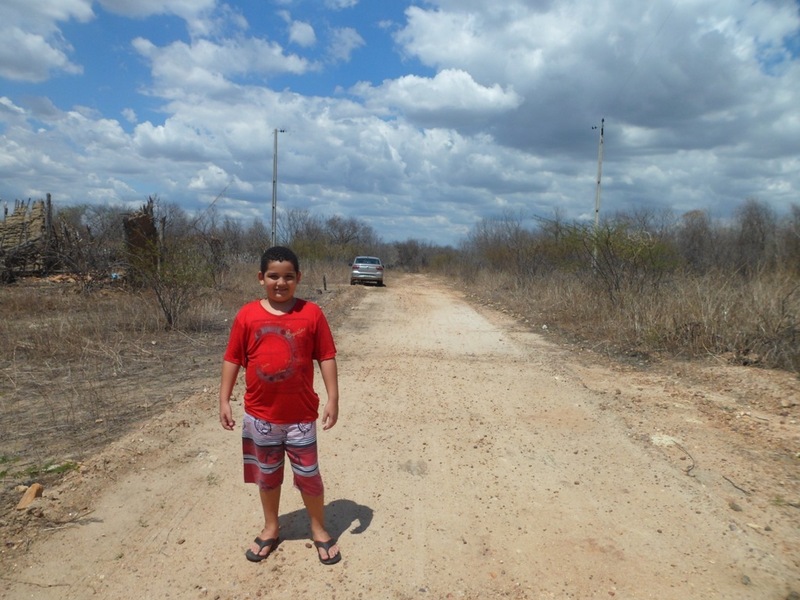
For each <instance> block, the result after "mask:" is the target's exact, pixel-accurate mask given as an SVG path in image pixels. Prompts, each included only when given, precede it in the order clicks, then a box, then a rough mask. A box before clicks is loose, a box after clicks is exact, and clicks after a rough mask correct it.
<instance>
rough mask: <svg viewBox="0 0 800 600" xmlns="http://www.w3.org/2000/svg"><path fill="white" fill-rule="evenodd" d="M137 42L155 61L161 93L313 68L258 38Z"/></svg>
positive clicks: (219, 87) (208, 90)
mask: <svg viewBox="0 0 800 600" xmlns="http://www.w3.org/2000/svg"><path fill="white" fill-rule="evenodd" d="M133 46H134V48H135V49H136V50H137V52H139V54H141V55H142V56H143V57H145V58H147V59H149V60H150V61H151V63H152V72H153V77H154V79H155V80H156V82H158V84H159V90H160V93H162V94H164V95H165V96H169V97H173V96H176V95H181V94H185V93H187V92H188V93H203V94H216V93H219V92H220V91H224V90H230V89H231V85H230V83H231V81H232V80H233V79H236V78H237V77H240V76H243V75H252V74H259V75H264V76H270V75H275V74H280V73H295V74H299V73H304V72H306V71H308V70H310V69H312V68H313V65H312V64H311V63H309V62H308V61H307V60H305V59H303V58H301V57H299V56H297V55H295V54H289V55H287V54H284V52H283V49H282V48H281V46H280V45H279V44H276V43H274V42H268V41H266V40H262V39H258V38H235V39H228V40H224V41H223V42H222V43H215V42H212V41H210V40H203V39H201V40H198V41H196V42H194V43H192V44H187V43H185V42H173V43H172V44H170V45H169V46H165V47H163V48H160V47H157V46H155V45H154V44H153V43H152V42H150V41H149V40H145V39H143V38H137V39H136V40H134V41H133ZM178 90H180V91H178Z"/></svg>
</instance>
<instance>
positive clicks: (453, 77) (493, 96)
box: [353, 69, 522, 127]
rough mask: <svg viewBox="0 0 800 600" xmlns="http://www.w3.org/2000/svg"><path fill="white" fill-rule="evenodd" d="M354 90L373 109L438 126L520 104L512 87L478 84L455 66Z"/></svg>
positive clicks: (469, 121)
mask: <svg viewBox="0 0 800 600" xmlns="http://www.w3.org/2000/svg"><path fill="white" fill-rule="evenodd" d="M353 92H354V93H356V94H358V95H359V96H361V97H363V98H364V99H365V100H366V101H367V105H368V106H370V107H372V108H380V107H389V108H394V109H397V110H398V111H399V112H401V113H402V114H404V115H406V116H407V117H408V118H410V119H411V120H413V121H415V122H419V123H420V124H426V125H430V124H433V123H438V125H439V126H457V125H458V124H459V123H461V124H463V125H464V126H465V127H469V126H471V124H472V120H474V119H480V120H483V119H485V118H486V117H488V116H491V115H497V114H498V113H502V112H506V111H509V110H513V109H515V108H517V107H518V106H519V105H520V104H521V103H522V98H521V97H520V96H519V95H518V94H517V93H516V92H515V91H514V90H513V89H512V88H509V89H507V90H504V89H503V88H501V87H500V85H498V84H494V85H492V86H488V87H487V86H482V85H479V84H478V83H476V82H475V80H474V79H473V78H472V76H470V74H469V73H467V72H466V71H462V70H458V69H445V70H444V71H441V72H439V73H437V74H436V75H435V76H434V77H432V78H428V77H419V76H416V75H405V76H403V77H400V78H398V79H394V80H391V81H387V82H384V83H383V84H382V85H381V86H380V87H377V88H375V87H372V86H371V85H370V84H368V83H359V84H358V85H356V86H355V87H354V88H353Z"/></svg>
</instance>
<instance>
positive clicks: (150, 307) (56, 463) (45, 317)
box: [0, 198, 800, 493]
mask: <svg viewBox="0 0 800 600" xmlns="http://www.w3.org/2000/svg"><path fill="white" fill-rule="evenodd" d="M148 205H149V207H150V208H149V209H148V210H150V211H152V214H151V217H152V219H151V222H152V224H153V225H154V226H155V228H156V229H157V234H156V235H155V236H154V237H153V236H151V237H147V238H146V239H147V240H148V241H146V243H143V244H139V245H138V246H137V247H135V248H133V247H132V246H131V245H130V243H129V242H128V241H126V240H128V237H129V232H126V230H125V226H124V225H125V223H126V219H128V218H129V211H126V210H124V209H122V208H114V207H97V206H88V205H86V206H73V207H65V208H61V209H60V210H57V212H56V214H55V219H56V222H55V226H56V227H58V228H59V229H60V231H62V235H61V238H60V239H62V240H64V243H62V244H61V246H60V247H59V250H58V256H55V257H51V258H52V260H49V261H48V263H47V264H48V265H51V270H50V272H48V273H44V274H42V275H41V276H38V277H35V278H34V277H32V278H20V279H19V280H18V281H16V282H15V283H13V284H8V285H3V286H0V305H1V306H2V309H3V319H0V339H2V340H3V344H1V345H0V436H2V440H3V441H2V442H0V482H2V483H3V486H2V490H3V492H4V493H5V492H7V491H8V490H9V485H10V484H16V483H19V482H20V481H25V480H28V479H30V478H31V477H32V476H33V475H34V474H36V476H37V477H39V478H41V477H42V476H47V475H48V474H50V475H52V476H53V477H55V476H56V475H58V474H59V473H61V472H63V471H64V470H70V469H72V468H75V465H76V461H79V460H80V458H81V456H83V455H85V454H86V453H88V452H91V451H92V450H93V449H94V448H96V447H99V446H102V445H103V444H105V443H107V442H108V441H110V440H112V439H115V438H116V437H118V436H119V435H121V434H122V433H124V432H126V431H128V430H129V429H130V427H131V426H132V425H133V424H135V423H137V422H138V421H139V420H141V419H142V418H145V417H149V416H153V415H155V414H158V413H159V412H160V411H161V410H163V409H164V408H165V407H167V406H169V405H170V403H171V402H174V401H178V400H181V399H183V398H185V397H186V396H187V395H188V394H189V393H192V392H193V391H194V388H193V387H192V386H193V385H194V383H193V382H194V381H195V380H198V379H200V378H208V377H211V378H215V377H216V374H217V371H218V368H219V357H220V354H221V348H222V347H223V344H224V342H225V339H226V336H227V333H228V329H229V327H230V319H231V318H232V316H233V314H234V313H235V311H236V309H238V307H239V306H241V304H242V303H243V302H244V301H246V300H248V299H250V298H254V297H256V296H258V295H259V294H260V290H259V288H258V285H257V283H256V278H255V274H256V270H257V265H258V261H259V258H260V255H261V253H262V252H263V250H264V248H265V246H267V245H268V243H269V242H268V240H269V229H268V228H267V227H266V226H265V224H264V223H263V222H262V221H261V220H259V219H256V220H254V221H253V222H252V223H250V224H242V223H239V222H236V221H233V220H231V219H219V218H217V216H216V215H215V213H214V212H213V210H212V211H209V212H208V213H206V214H204V215H201V216H200V217H198V218H190V217H189V216H188V215H186V214H185V213H184V212H183V211H182V210H180V209H179V208H177V207H175V206H171V205H169V204H164V203H162V202H160V201H159V200H158V199H157V198H151V199H149V201H148ZM146 207H147V205H146ZM523 222H524V220H523V218H522V216H519V215H508V214H507V215H502V216H499V217H497V218H494V219H486V220H484V221H481V222H480V223H478V224H477V225H476V226H475V227H474V228H473V230H472V231H471V232H470V233H469V235H468V236H467V237H466V238H465V239H464V241H463V242H462V243H461V245H460V246H459V247H457V248H454V247H442V246H437V245H435V244H431V243H426V242H422V241H418V240H413V239H410V240H406V241H402V242H393V243H387V242H384V241H383V240H382V239H381V238H380V236H379V235H378V234H377V233H376V232H375V231H374V229H373V228H372V227H371V226H370V225H369V224H367V223H364V222H362V221H360V220H357V219H345V218H342V217H331V218H321V217H318V216H316V215H312V214H310V213H308V212H306V211H289V212H288V214H286V215H284V216H283V218H282V219H281V222H280V223H279V230H278V241H279V243H282V244H286V245H290V246H292V247H293V248H294V249H295V250H296V252H297V253H298V255H299V256H300V257H301V261H302V266H303V272H304V278H303V281H302V283H301V287H300V289H299V294H300V295H301V296H303V297H306V298H309V299H312V300H314V301H316V302H318V303H320V304H322V305H323V306H325V307H326V311H327V312H329V316H330V317H331V319H332V320H333V321H335V320H336V319H337V318H339V316H340V314H342V313H344V308H343V307H345V306H347V302H348V298H349V297H351V296H352V295H353V294H356V293H362V292H361V291H358V290H354V289H351V286H349V285H348V283H349V278H348V275H349V271H348V263H349V261H350V260H352V259H353V257H354V256H356V255H358V254H369V255H375V256H380V257H381V258H382V259H383V261H384V264H386V265H387V269H388V270H387V276H386V277H387V279H386V282H387V285H388V286H389V287H391V286H392V284H393V283H392V272H393V271H394V272H395V273H398V272H401V271H406V272H412V273H424V274H430V275H431V276H437V277H443V278H447V279H449V280H450V281H451V282H452V283H453V284H454V285H457V286H459V287H461V288H462V289H464V290H465V292H466V293H467V294H468V295H469V296H470V297H471V298H472V299H473V300H475V301H479V302H482V303H484V304H490V305H492V306H493V307H496V308H499V309H501V310H504V311H506V312H509V313H512V314H513V315H515V316H516V317H517V318H519V319H520V320H521V321H523V322H527V323H528V324H529V325H530V326H531V327H534V328H536V329H539V330H545V329H546V330H547V331H548V332H558V333H559V334H561V335H563V336H566V337H567V338H569V339H571V340H573V341H575V342H576V343H580V344H581V345H582V346H584V347H587V348H592V349H594V350H595V351H600V352H606V353H608V354H610V355H613V356H615V357H622V358H630V359H633V360H636V361H638V362H647V361H649V360H652V359H657V358H659V357H678V358H686V359H697V358H707V357H713V358H716V359H718V360H722V361H729V362H734V363H738V364H743V365H756V366H760V367H767V368H775V369H785V370H788V371H792V372H796V373H797V372H800V207H799V206H793V207H792V210H791V212H790V214H788V215H785V216H782V217H778V216H776V215H775V214H774V213H773V212H772V211H771V210H770V209H769V207H767V206H766V205H765V204H763V203H761V202H759V201H757V200H747V201H746V202H744V203H742V205H741V206H740V207H739V208H738V210H737V212H736V216H735V218H734V219H732V220H730V221H727V222H722V221H714V220H712V219H711V217H710V216H709V215H708V214H706V213H704V212H701V211H693V212H690V213H687V214H684V215H682V216H679V217H675V216H672V215H666V214H654V213H646V212H640V213H635V214H618V215H614V216H612V217H609V218H607V219H605V220H603V221H602V222H601V223H600V224H599V226H598V227H596V228H595V227H594V226H593V225H587V224H585V223H580V222H566V221H563V220H560V219H552V220H546V219H542V220H539V221H538V225H537V226H536V227H533V228H531V227H524V226H523ZM128 225H130V224H129V223H128ZM129 229H130V228H129ZM197 391H199V390H197ZM206 391H207V392H208V393H210V394H211V395H210V396H209V397H210V398H211V399H212V400H213V398H214V395H213V390H206ZM34 439H35V442H33V440H34Z"/></svg>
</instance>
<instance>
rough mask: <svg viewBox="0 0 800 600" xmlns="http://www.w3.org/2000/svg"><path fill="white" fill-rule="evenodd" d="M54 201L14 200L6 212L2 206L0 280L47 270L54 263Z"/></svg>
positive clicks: (49, 199)
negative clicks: (12, 205) (11, 206)
mask: <svg viewBox="0 0 800 600" xmlns="http://www.w3.org/2000/svg"><path fill="white" fill-rule="evenodd" d="M54 237H55V236H54V231H53V205H52V201H51V198H50V194H47V199H46V200H34V201H31V200H28V201H27V202H25V201H20V200H16V201H15V202H14V209H13V211H12V212H11V213H10V214H9V210H8V204H7V203H6V205H5V206H4V207H3V220H2V221H0V281H2V282H9V281H13V280H14V279H15V278H16V277H18V276H21V275H28V274H31V273H42V272H46V271H47V270H48V269H49V268H50V267H51V266H52V263H53V260H54V258H55V257H54V253H53V241H54Z"/></svg>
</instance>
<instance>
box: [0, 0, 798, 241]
mask: <svg viewBox="0 0 800 600" xmlns="http://www.w3.org/2000/svg"><path fill="white" fill-rule="evenodd" d="M798 107H800V3H798V2H797V1H796V0H795V1H793V0H755V1H753V0H652V1H648V2H642V3H631V2H629V0H600V1H597V2H586V1H583V2H578V1H564V0H504V2H502V3H494V2H485V1H484V0H432V1H429V2H427V1H417V2H405V1H401V0H392V1H391V2H389V1H385V2H381V1H378V0H260V1H257V0H237V1H232V2H221V1H218V0H137V1H136V2H133V1H130V0H102V1H99V2H92V1H90V0H37V2H30V1H29V0H4V1H3V3H2V5H0V200H3V201H7V202H9V203H13V200H15V199H27V198H40V197H44V195H45V194H46V193H48V192H49V193H51V194H52V195H53V198H54V200H55V202H56V204H57V206H59V205H69V204H74V203H83V202H87V203H97V204H114V205H125V206H130V207H132V208H133V207H138V206H139V205H141V204H142V202H143V201H144V200H145V199H146V198H147V196H148V195H152V194H156V195H158V196H159V197H160V198H161V199H163V200H165V201H169V202H172V203H175V204H178V205H180V206H182V207H183V208H184V209H185V210H187V211H188V212H190V213H198V212H201V211H205V210H206V209H207V208H208V207H209V206H210V205H211V204H212V203H214V209H215V211H216V214H217V215H218V216H220V217H221V216H230V217H233V218H236V219H241V220H242V222H243V223H245V224H248V223H250V222H252V220H253V218H255V217H260V218H262V219H263V220H264V222H265V223H267V222H268V221H269V219H270V214H271V197H272V154H273V130H274V129H276V128H279V129H285V130H286V132H285V133H281V134H279V168H278V171H279V177H278V182H279V184H278V185H279V187H278V207H279V219H280V218H281V216H282V215H284V214H285V211H287V210H291V209H300V210H307V211H310V212H311V213H312V214H316V215H319V216H322V217H328V216H333V215H340V216H343V217H356V218H358V219H361V220H363V221H365V222H367V223H368V224H370V225H371V226H372V227H373V228H374V229H375V231H376V233H377V234H378V235H379V236H381V237H382V238H383V239H384V240H386V241H395V240H405V239H408V238H415V239H419V240H423V241H431V242H436V243H446V244H458V243H459V241H461V240H462V239H464V237H465V236H466V235H468V233H469V232H470V230H471V228H472V227H473V226H474V225H475V224H476V223H477V222H478V221H479V220H480V219H482V218H487V217H489V218H490V217H494V216H499V215H508V214H510V215H514V216H515V217H519V218H522V219H525V220H527V219H529V218H533V217H544V218H551V217H553V216H554V215H556V214H558V215H559V216H560V217H562V218H566V219H570V220H571V219H587V220H591V219H593V217H594V198H595V179H596V172H597V147H598V131H597V130H593V129H592V127H593V126H597V125H599V123H600V120H601V118H605V140H604V142H605V143H604V162H603V180H602V206H601V216H605V215H612V214H614V213H616V212H630V211H633V210H650V211H653V212H656V213H661V212H663V211H669V212H670V213H671V214H672V215H674V216H675V217H676V218H677V217H680V215H681V214H683V213H685V212H687V211H690V210H696V209H700V210H706V211H708V212H709V214H710V215H711V216H712V217H714V218H718V219H725V218H728V217H730V216H731V214H732V212H733V211H734V210H735V209H736V208H737V207H738V206H740V205H741V204H742V202H743V201H744V200H745V199H747V198H757V199H759V200H761V201H763V202H766V203H768V204H769V205H770V206H771V207H773V208H774V210H775V212H776V213H777V214H778V215H782V214H786V213H787V211H788V210H789V209H790V207H791V206H792V205H800V193H799V192H800V108H798ZM215 199H216V201H215Z"/></svg>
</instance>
